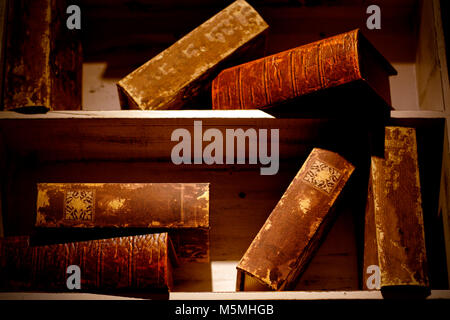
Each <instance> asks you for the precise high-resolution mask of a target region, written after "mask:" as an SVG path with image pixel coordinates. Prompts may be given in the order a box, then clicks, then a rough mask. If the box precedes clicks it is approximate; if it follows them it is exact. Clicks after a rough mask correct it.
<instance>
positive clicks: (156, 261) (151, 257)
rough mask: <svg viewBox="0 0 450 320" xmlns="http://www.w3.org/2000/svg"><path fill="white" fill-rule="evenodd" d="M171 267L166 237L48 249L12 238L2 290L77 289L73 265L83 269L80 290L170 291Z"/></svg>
mask: <svg viewBox="0 0 450 320" xmlns="http://www.w3.org/2000/svg"><path fill="white" fill-rule="evenodd" d="M172 263H175V264H176V256H175V255H174V253H173V251H172V248H171V243H170V239H169V237H168V235H167V233H155V234H147V235H140V236H133V237H122V238H111V239H102V240H92V241H81V242H72V243H65V244H54V245H46V246H34V245H32V244H31V243H30V239H29V238H28V237H9V238H3V239H0V290H2V291H50V292H53V291H54V292H61V291H73V290H72V289H74V288H73V287H69V286H68V282H71V281H68V278H69V276H70V275H71V274H73V272H74V271H73V269H71V268H69V266H77V267H78V268H79V275H80V277H79V280H80V284H81V288H76V289H81V290H83V291H91V292H103V293H110V292H111V293H112V292H130V293H142V292H146V291H151V290H155V289H162V290H167V289H170V288H171V286H172V276H171V273H172V272H171V270H172ZM69 280H70V279H69ZM72 283H75V282H72Z"/></svg>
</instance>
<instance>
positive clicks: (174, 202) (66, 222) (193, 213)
mask: <svg viewBox="0 0 450 320" xmlns="http://www.w3.org/2000/svg"><path fill="white" fill-rule="evenodd" d="M37 189H38V194H37V216H36V227H38V228H39V230H40V231H42V230H44V231H45V230H47V229H48V228H52V229H60V230H62V232H59V235H60V236H61V234H62V235H63V237H62V238H64V233H66V232H67V231H66V230H67V229H109V232H108V235H111V234H112V235H114V232H115V231H114V230H118V229H124V228H127V229H136V230H140V231H144V233H148V232H150V231H149V230H152V229H155V230H162V229H163V230H164V231H167V232H169V233H170V235H171V237H172V238H173V239H174V240H175V241H174V243H175V250H176V251H177V254H178V255H179V256H180V260H182V261H184V260H188V261H202V262H205V261H208V260H209V184H208V183H39V184H38V185H37ZM111 229H113V230H111ZM73 233H74V232H72V234H73ZM75 233H76V232H75ZM84 233H85V234H86V232H84ZM97 233H99V234H103V235H104V234H105V231H103V232H97ZM53 234H58V232H53ZM91 234H95V232H91ZM41 235H42V232H41ZM44 238H45V237H44ZM62 238H61V237H60V240H62ZM75 238H76V237H75Z"/></svg>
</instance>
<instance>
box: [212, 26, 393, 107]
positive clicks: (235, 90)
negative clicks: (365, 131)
mask: <svg viewBox="0 0 450 320" xmlns="http://www.w3.org/2000/svg"><path fill="white" fill-rule="evenodd" d="M393 74H396V71H395V70H394V69H393V68H392V66H391V65H390V64H389V63H388V62H387V61H386V60H385V59H384V58H383V57H382V56H381V55H380V54H379V53H378V52H377V51H376V50H375V49H374V48H373V47H372V45H371V44H370V43H369V42H368V41H367V40H366V39H365V38H364V37H363V36H362V34H361V32H360V31H359V30H353V31H350V32H347V33H343V34H340V35H337V36H334V37H331V38H328V39H324V40H320V41H317V42H313V43H311V44H307V45H304V46H301V47H297V48H294V49H290V50H287V51H283V52H280V53H277V54H274V55H271V56H268V57H265V58H262V59H258V60H254V61H251V62H248V63H244V64H241V65H239V66H236V67H232V68H229V69H225V70H223V71H222V72H221V73H220V74H219V75H218V76H217V77H216V78H215V79H214V81H213V84H212V104H213V109H264V108H268V107H270V106H275V105H277V104H280V103H281V102H285V101H289V100H292V99H294V98H298V97H301V96H305V95H308V94H312V93H314V92H317V91H323V90H324V89H329V88H339V87H343V86H344V85H349V84H353V83H357V82H359V83H360V84H359V85H361V87H358V88H359V90H361V88H363V89H367V90H368V91H372V94H373V93H375V94H376V95H379V96H381V98H382V101H384V103H385V104H388V105H390V90H389V79H388V77H389V75H393ZM366 98H367V97H366ZM316 102H317V101H316ZM312 103H314V100H313V101H312ZM298 108H301V106H299V107H298Z"/></svg>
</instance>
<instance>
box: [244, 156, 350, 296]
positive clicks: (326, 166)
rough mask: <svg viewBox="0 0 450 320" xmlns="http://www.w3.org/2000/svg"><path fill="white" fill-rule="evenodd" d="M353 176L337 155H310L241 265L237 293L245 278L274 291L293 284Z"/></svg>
mask: <svg viewBox="0 0 450 320" xmlns="http://www.w3.org/2000/svg"><path fill="white" fill-rule="evenodd" d="M353 170H354V167H353V165H352V164H350V163H349V162H348V161H346V160H345V159H344V158H342V157H341V156H339V155H338V154H336V153H333V152H330V151H327V150H323V149H318V148H315V149H313V150H312V152H311V153H310V155H309V157H308V158H307V159H306V161H305V163H304V164H303V166H302V168H301V169H300V171H299V172H298V173H297V175H296V176H295V178H294V180H293V181H292V182H291V184H290V185H289V187H288V189H287V190H286V192H285V193H284V195H283V197H282V198H281V199H280V201H279V202H278V204H277V205H276V207H275V208H274V210H273V211H272V213H271V214H270V216H269V218H268V219H267V220H266V222H265V224H264V225H263V227H262V228H261V230H260V231H259V233H258V234H257V236H256V237H255V239H254V240H253V242H252V243H251V245H250V247H249V248H248V250H247V252H246V253H245V254H244V256H243V257H242V259H241V261H240V262H239V264H238V266H237V269H238V281H237V290H245V288H246V286H245V284H244V283H242V277H241V276H240V275H242V274H243V273H245V274H246V275H250V276H252V277H254V278H255V279H257V281H259V283H262V284H264V285H265V286H266V287H267V288H270V289H273V290H284V289H289V288H290V287H291V286H292V285H293V284H295V281H296V280H297V278H298V277H299V275H300V274H301V273H302V272H303V270H304V268H305V267H306V265H307V263H308V262H309V260H310V259H311V258H312V256H313V254H314V253H315V251H316V249H317V248H318V245H319V243H320V242H321V240H322V239H323V236H324V234H325V233H326V230H327V228H328V227H329V226H330V225H331V224H330V222H331V221H332V220H331V218H332V214H331V213H332V211H331V208H332V207H333V205H334V203H335V201H336V199H337V198H338V196H339V195H340V193H341V191H342V189H343V187H344V186H345V184H346V183H347V181H348V179H349V178H350V175H351V174H352V172H353Z"/></svg>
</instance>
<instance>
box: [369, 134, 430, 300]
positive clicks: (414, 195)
mask: <svg viewBox="0 0 450 320" xmlns="http://www.w3.org/2000/svg"><path fill="white" fill-rule="evenodd" d="M371 180H372V185H371V187H372V195H369V198H368V199H369V201H373V204H370V205H368V208H372V210H373V213H371V210H368V213H366V214H367V215H366V228H367V227H371V224H373V225H374V228H373V227H372V232H370V230H367V229H366V239H365V243H366V246H365V253H364V260H365V261H367V263H369V262H370V263H374V262H373V261H376V262H377V263H375V264H376V265H378V266H379V270H380V286H381V291H382V293H383V295H385V296H391V295H394V296H398V295H421V296H423V295H427V294H428V293H429V279H428V271H427V254H426V249H425V231H424V224H423V212H422V199H421V191H420V180H419V166H418V159H417V142H416V132H415V129H414V128H406V127H386V133H385V154H384V159H383V158H380V157H372V161H371ZM369 190H370V189H369ZM373 229H374V230H373ZM374 236H375V239H374V238H373V237H374ZM375 241H376V247H375V248H374V247H373V246H372V245H369V244H371V243H373V242H375ZM367 263H365V264H367Z"/></svg>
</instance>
